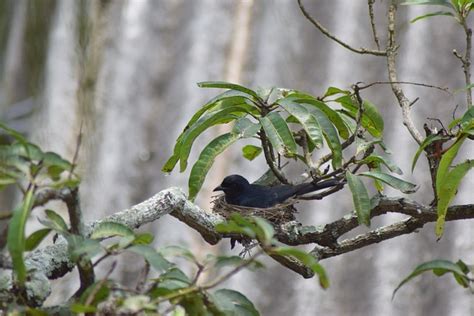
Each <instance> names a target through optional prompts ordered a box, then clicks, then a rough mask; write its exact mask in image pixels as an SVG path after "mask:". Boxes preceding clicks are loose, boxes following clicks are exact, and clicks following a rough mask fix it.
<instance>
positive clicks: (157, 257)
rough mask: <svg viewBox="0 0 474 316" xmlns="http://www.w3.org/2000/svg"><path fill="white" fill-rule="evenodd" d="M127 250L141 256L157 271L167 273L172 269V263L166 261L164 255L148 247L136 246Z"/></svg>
mask: <svg viewBox="0 0 474 316" xmlns="http://www.w3.org/2000/svg"><path fill="white" fill-rule="evenodd" d="M127 250H129V251H131V252H134V253H136V254H139V255H141V256H143V257H144V258H145V260H146V261H148V263H149V264H150V266H152V267H153V268H154V269H156V270H157V271H166V270H168V269H169V268H171V267H172V263H171V262H169V261H168V260H166V259H165V258H164V257H163V255H162V254H160V253H159V252H157V251H156V250H155V249H154V248H153V247H150V246H148V245H134V246H131V247H129V248H127Z"/></svg>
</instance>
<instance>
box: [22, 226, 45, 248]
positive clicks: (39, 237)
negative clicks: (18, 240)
mask: <svg viewBox="0 0 474 316" xmlns="http://www.w3.org/2000/svg"><path fill="white" fill-rule="evenodd" d="M50 231H51V229H50V228H43V229H39V230H37V231H35V232H34V233H32V234H31V235H30V236H28V238H26V241H25V251H32V250H35V249H36V247H38V245H39V244H40V243H41V242H42V241H43V239H45V238H46V236H48V234H49V232H50Z"/></svg>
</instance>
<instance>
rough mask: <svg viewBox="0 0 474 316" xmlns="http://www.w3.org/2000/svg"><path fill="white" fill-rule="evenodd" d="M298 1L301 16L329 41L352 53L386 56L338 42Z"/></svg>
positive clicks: (385, 54) (384, 53)
mask: <svg viewBox="0 0 474 316" xmlns="http://www.w3.org/2000/svg"><path fill="white" fill-rule="evenodd" d="M297 1H298V6H299V7H300V10H301V12H302V13H303V15H304V16H305V18H306V19H307V20H308V21H310V22H311V23H312V24H313V25H314V26H315V27H316V28H317V29H318V30H319V31H320V32H321V33H323V34H324V35H326V36H327V37H329V38H330V39H332V40H333V41H335V42H336V43H338V44H340V45H341V46H343V47H345V48H347V49H348V50H350V51H352V52H354V53H357V54H370V55H375V56H387V52H386V51H381V50H371V49H367V48H364V47H361V48H358V49H357V48H354V47H352V46H350V45H349V44H347V43H346V42H344V41H342V40H340V39H339V38H337V37H336V36H335V35H333V34H331V32H329V30H328V29H326V28H325V27H324V26H323V25H322V24H321V23H319V21H318V20H316V19H314V18H313V17H312V16H311V15H310V14H309V13H308V11H306V9H305V7H304V6H303V4H302V2H301V0H297Z"/></svg>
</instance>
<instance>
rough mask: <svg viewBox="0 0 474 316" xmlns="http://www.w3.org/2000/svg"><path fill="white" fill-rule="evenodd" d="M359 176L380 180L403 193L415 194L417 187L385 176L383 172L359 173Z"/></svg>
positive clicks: (390, 176) (387, 175)
mask: <svg viewBox="0 0 474 316" xmlns="http://www.w3.org/2000/svg"><path fill="white" fill-rule="evenodd" d="M359 175H361V176H366V177H370V178H373V179H376V180H380V181H382V182H384V183H386V184H388V185H389V186H391V187H392V188H395V189H397V190H399V191H401V192H403V193H407V194H408V193H413V192H416V190H417V189H418V187H417V186H416V184H413V183H410V182H408V181H405V180H402V179H400V178H397V177H394V176H392V175H389V174H386V173H384V172H377V171H365V172H361V173H360V174H359Z"/></svg>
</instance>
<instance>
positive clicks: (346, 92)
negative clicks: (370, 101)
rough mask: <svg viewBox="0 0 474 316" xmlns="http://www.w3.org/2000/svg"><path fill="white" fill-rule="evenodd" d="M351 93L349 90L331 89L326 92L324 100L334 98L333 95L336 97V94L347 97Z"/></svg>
mask: <svg viewBox="0 0 474 316" xmlns="http://www.w3.org/2000/svg"><path fill="white" fill-rule="evenodd" d="M350 93H351V92H350V91H348V90H342V89H339V88H337V87H329V88H328V89H327V90H326V92H325V93H324V96H323V99H325V98H326V97H329V96H332V95H335V94H345V95H349V94H350Z"/></svg>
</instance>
